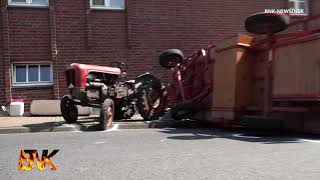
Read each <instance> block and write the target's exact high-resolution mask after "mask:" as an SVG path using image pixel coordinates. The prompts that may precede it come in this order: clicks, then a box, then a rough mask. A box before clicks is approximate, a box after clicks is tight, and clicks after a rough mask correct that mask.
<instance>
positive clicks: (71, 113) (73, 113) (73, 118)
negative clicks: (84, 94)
mask: <svg viewBox="0 0 320 180" xmlns="http://www.w3.org/2000/svg"><path fill="white" fill-rule="evenodd" d="M60 110H61V114H62V117H63V119H64V120H65V121H66V122H67V123H75V122H77V119H78V108H77V107H76V105H75V104H74V102H73V100H72V98H71V96H70V95H65V96H63V97H62V98H61V101H60Z"/></svg>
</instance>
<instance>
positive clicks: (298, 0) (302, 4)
mask: <svg viewBox="0 0 320 180" xmlns="http://www.w3.org/2000/svg"><path fill="white" fill-rule="evenodd" d="M289 8H290V9H303V10H304V14H302V15H304V16H307V15H308V14H309V3H308V0H289ZM297 15H301V14H297Z"/></svg>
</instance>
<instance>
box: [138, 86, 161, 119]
mask: <svg viewBox="0 0 320 180" xmlns="http://www.w3.org/2000/svg"><path fill="white" fill-rule="evenodd" d="M137 107H138V111H139V113H140V115H141V116H142V117H143V119H144V120H153V119H157V118H158V117H160V116H161V115H162V114H163V112H164V107H165V97H164V96H163V93H162V90H161V87H158V86H155V85H152V83H148V82H144V83H143V84H142V85H141V86H140V87H139V88H138V100H137Z"/></svg>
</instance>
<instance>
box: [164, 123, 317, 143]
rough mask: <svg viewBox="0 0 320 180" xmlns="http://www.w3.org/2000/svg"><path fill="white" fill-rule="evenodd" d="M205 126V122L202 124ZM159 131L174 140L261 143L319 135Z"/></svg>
mask: <svg viewBox="0 0 320 180" xmlns="http://www.w3.org/2000/svg"><path fill="white" fill-rule="evenodd" d="M203 125H204V126H205V124H203ZM159 132H162V133H166V134H169V136H168V137H167V138H168V139H174V140H207V139H216V138H223V139H230V140H235V141H244V142H251V143H262V144H283V143H301V142H306V141H313V142H316V141H318V142H319V143H320V137H319V136H315V135H308V134H296V133H288V132H271V131H250V130H242V129H226V128H224V129H218V128H212V127H202V128H185V127H184V128H168V129H161V130H159Z"/></svg>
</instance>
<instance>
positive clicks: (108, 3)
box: [90, 0, 125, 10]
mask: <svg viewBox="0 0 320 180" xmlns="http://www.w3.org/2000/svg"><path fill="white" fill-rule="evenodd" d="M124 4H125V0H90V6H91V8H92V9H115V10H121V9H124V7H125V5H124Z"/></svg>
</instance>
